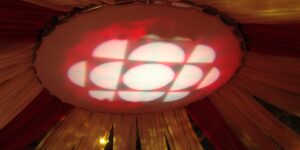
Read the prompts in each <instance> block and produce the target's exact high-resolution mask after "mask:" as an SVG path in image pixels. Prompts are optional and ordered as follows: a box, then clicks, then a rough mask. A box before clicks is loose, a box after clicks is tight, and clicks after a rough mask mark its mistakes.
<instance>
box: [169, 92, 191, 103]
mask: <svg viewBox="0 0 300 150" xmlns="http://www.w3.org/2000/svg"><path fill="white" fill-rule="evenodd" d="M189 94H190V92H169V93H168V94H167V96H166V98H165V100H164V102H172V101H177V100H180V99H182V98H184V97H186V96H188V95H189Z"/></svg>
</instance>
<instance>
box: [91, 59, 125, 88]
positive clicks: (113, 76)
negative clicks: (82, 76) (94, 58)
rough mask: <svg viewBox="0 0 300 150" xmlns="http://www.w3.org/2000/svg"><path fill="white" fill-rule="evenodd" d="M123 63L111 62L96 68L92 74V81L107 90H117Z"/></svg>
mask: <svg viewBox="0 0 300 150" xmlns="http://www.w3.org/2000/svg"><path fill="white" fill-rule="evenodd" d="M122 66H123V62H118V61H116V62H109V63H104V64H101V65H99V66H97V67H95V68H94V69H93V70H92V72H91V74H90V79H91V81H92V82H93V83H94V84H96V85H98V86H100V87H103V88H106V89H116V88H117V85H118V81H119V78H120V74H121V70H122Z"/></svg>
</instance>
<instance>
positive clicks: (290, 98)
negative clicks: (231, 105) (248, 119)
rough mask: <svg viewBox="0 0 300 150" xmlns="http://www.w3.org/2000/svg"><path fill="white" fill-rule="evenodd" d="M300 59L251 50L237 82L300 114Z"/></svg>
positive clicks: (240, 85) (270, 101)
mask: <svg viewBox="0 0 300 150" xmlns="http://www.w3.org/2000/svg"><path fill="white" fill-rule="evenodd" d="M299 62H300V59H299V58H289V57H280V56H270V55H263V54H259V53H254V52H249V53H248V54H247V57H246V60H245V63H244V66H243V67H242V69H241V70H240V73H239V75H238V76H236V78H235V80H234V83H235V84H236V85H238V86H239V87H241V88H244V89H245V90H246V91H247V92H248V93H250V94H251V95H254V96H257V97H259V98H261V99H263V100H265V101H266V102H268V103H270V104H272V105H274V106H276V107H278V108H281V109H283V110H285V111H287V112H289V113H291V114H294V115H296V116H298V117H300V80H299V77H300V69H299V68H300V63H299Z"/></svg>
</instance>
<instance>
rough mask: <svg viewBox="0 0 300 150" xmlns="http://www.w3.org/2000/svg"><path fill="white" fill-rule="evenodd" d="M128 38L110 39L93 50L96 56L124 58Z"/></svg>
mask: <svg viewBox="0 0 300 150" xmlns="http://www.w3.org/2000/svg"><path fill="white" fill-rule="evenodd" d="M127 43H128V41H127V40H110V41H107V42H104V43H102V44H100V45H99V46H98V47H97V48H96V49H95V50H94V52H93V54H92V55H93V56H94V57H102V58H115V59H124V57H125V52H126V49H127Z"/></svg>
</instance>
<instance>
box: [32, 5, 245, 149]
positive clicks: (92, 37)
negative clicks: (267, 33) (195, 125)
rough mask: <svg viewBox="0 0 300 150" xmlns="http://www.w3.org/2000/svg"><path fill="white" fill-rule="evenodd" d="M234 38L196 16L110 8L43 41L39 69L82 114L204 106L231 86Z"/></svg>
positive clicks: (236, 60) (75, 20)
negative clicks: (203, 102) (206, 100)
mask: <svg viewBox="0 0 300 150" xmlns="http://www.w3.org/2000/svg"><path fill="white" fill-rule="evenodd" d="M170 3H173V2H170ZM172 5H173V4H172ZM136 12H139V13H136ZM165 12H168V13H165ZM124 14H126V15H124ZM108 18H110V19H108ZM232 33H233V32H232V27H228V26H226V25H225V24H223V23H222V21H220V20H219V18H218V17H213V16H210V15H207V14H205V13H203V12H202V11H198V10H197V9H192V8H191V9H188V8H187V9H180V8H177V7H171V5H168V6H167V5H143V4H132V5H130V6H129V5H128V6H126V7H124V6H118V7H106V6H104V7H102V8H101V10H98V9H95V10H94V11H91V12H86V13H84V15H81V14H78V15H76V16H75V17H72V19H70V20H68V22H67V23H64V24H61V25H60V26H58V27H56V28H55V30H54V31H53V32H52V33H51V34H49V35H47V36H46V37H44V38H43V40H42V41H43V42H42V43H41V46H40V48H39V50H38V51H37V57H36V60H35V62H34V67H35V68H36V70H37V76H38V78H39V79H40V81H41V83H42V84H43V86H44V87H45V88H47V89H48V90H49V91H50V92H51V94H53V95H55V96H56V97H58V98H59V99H61V100H62V101H63V102H66V103H69V104H72V105H75V106H76V107H79V108H84V109H88V110H93V111H99V112H109V113H149V112H160V111H164V110H167V109H172V108H177V107H183V106H186V105H188V104H190V103H193V102H195V101H198V100H201V99H202V98H204V97H206V96H208V95H209V94H210V93H212V92H213V91H215V90H217V89H218V88H220V87H221V86H223V85H224V84H225V83H227V82H228V81H229V80H230V79H231V77H232V76H233V74H235V71H236V70H237V68H238V67H239V66H240V60H241V57H242V52H241V49H240V39H237V38H236V37H235V35H234V34H232ZM102 143H103V141H102Z"/></svg>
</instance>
